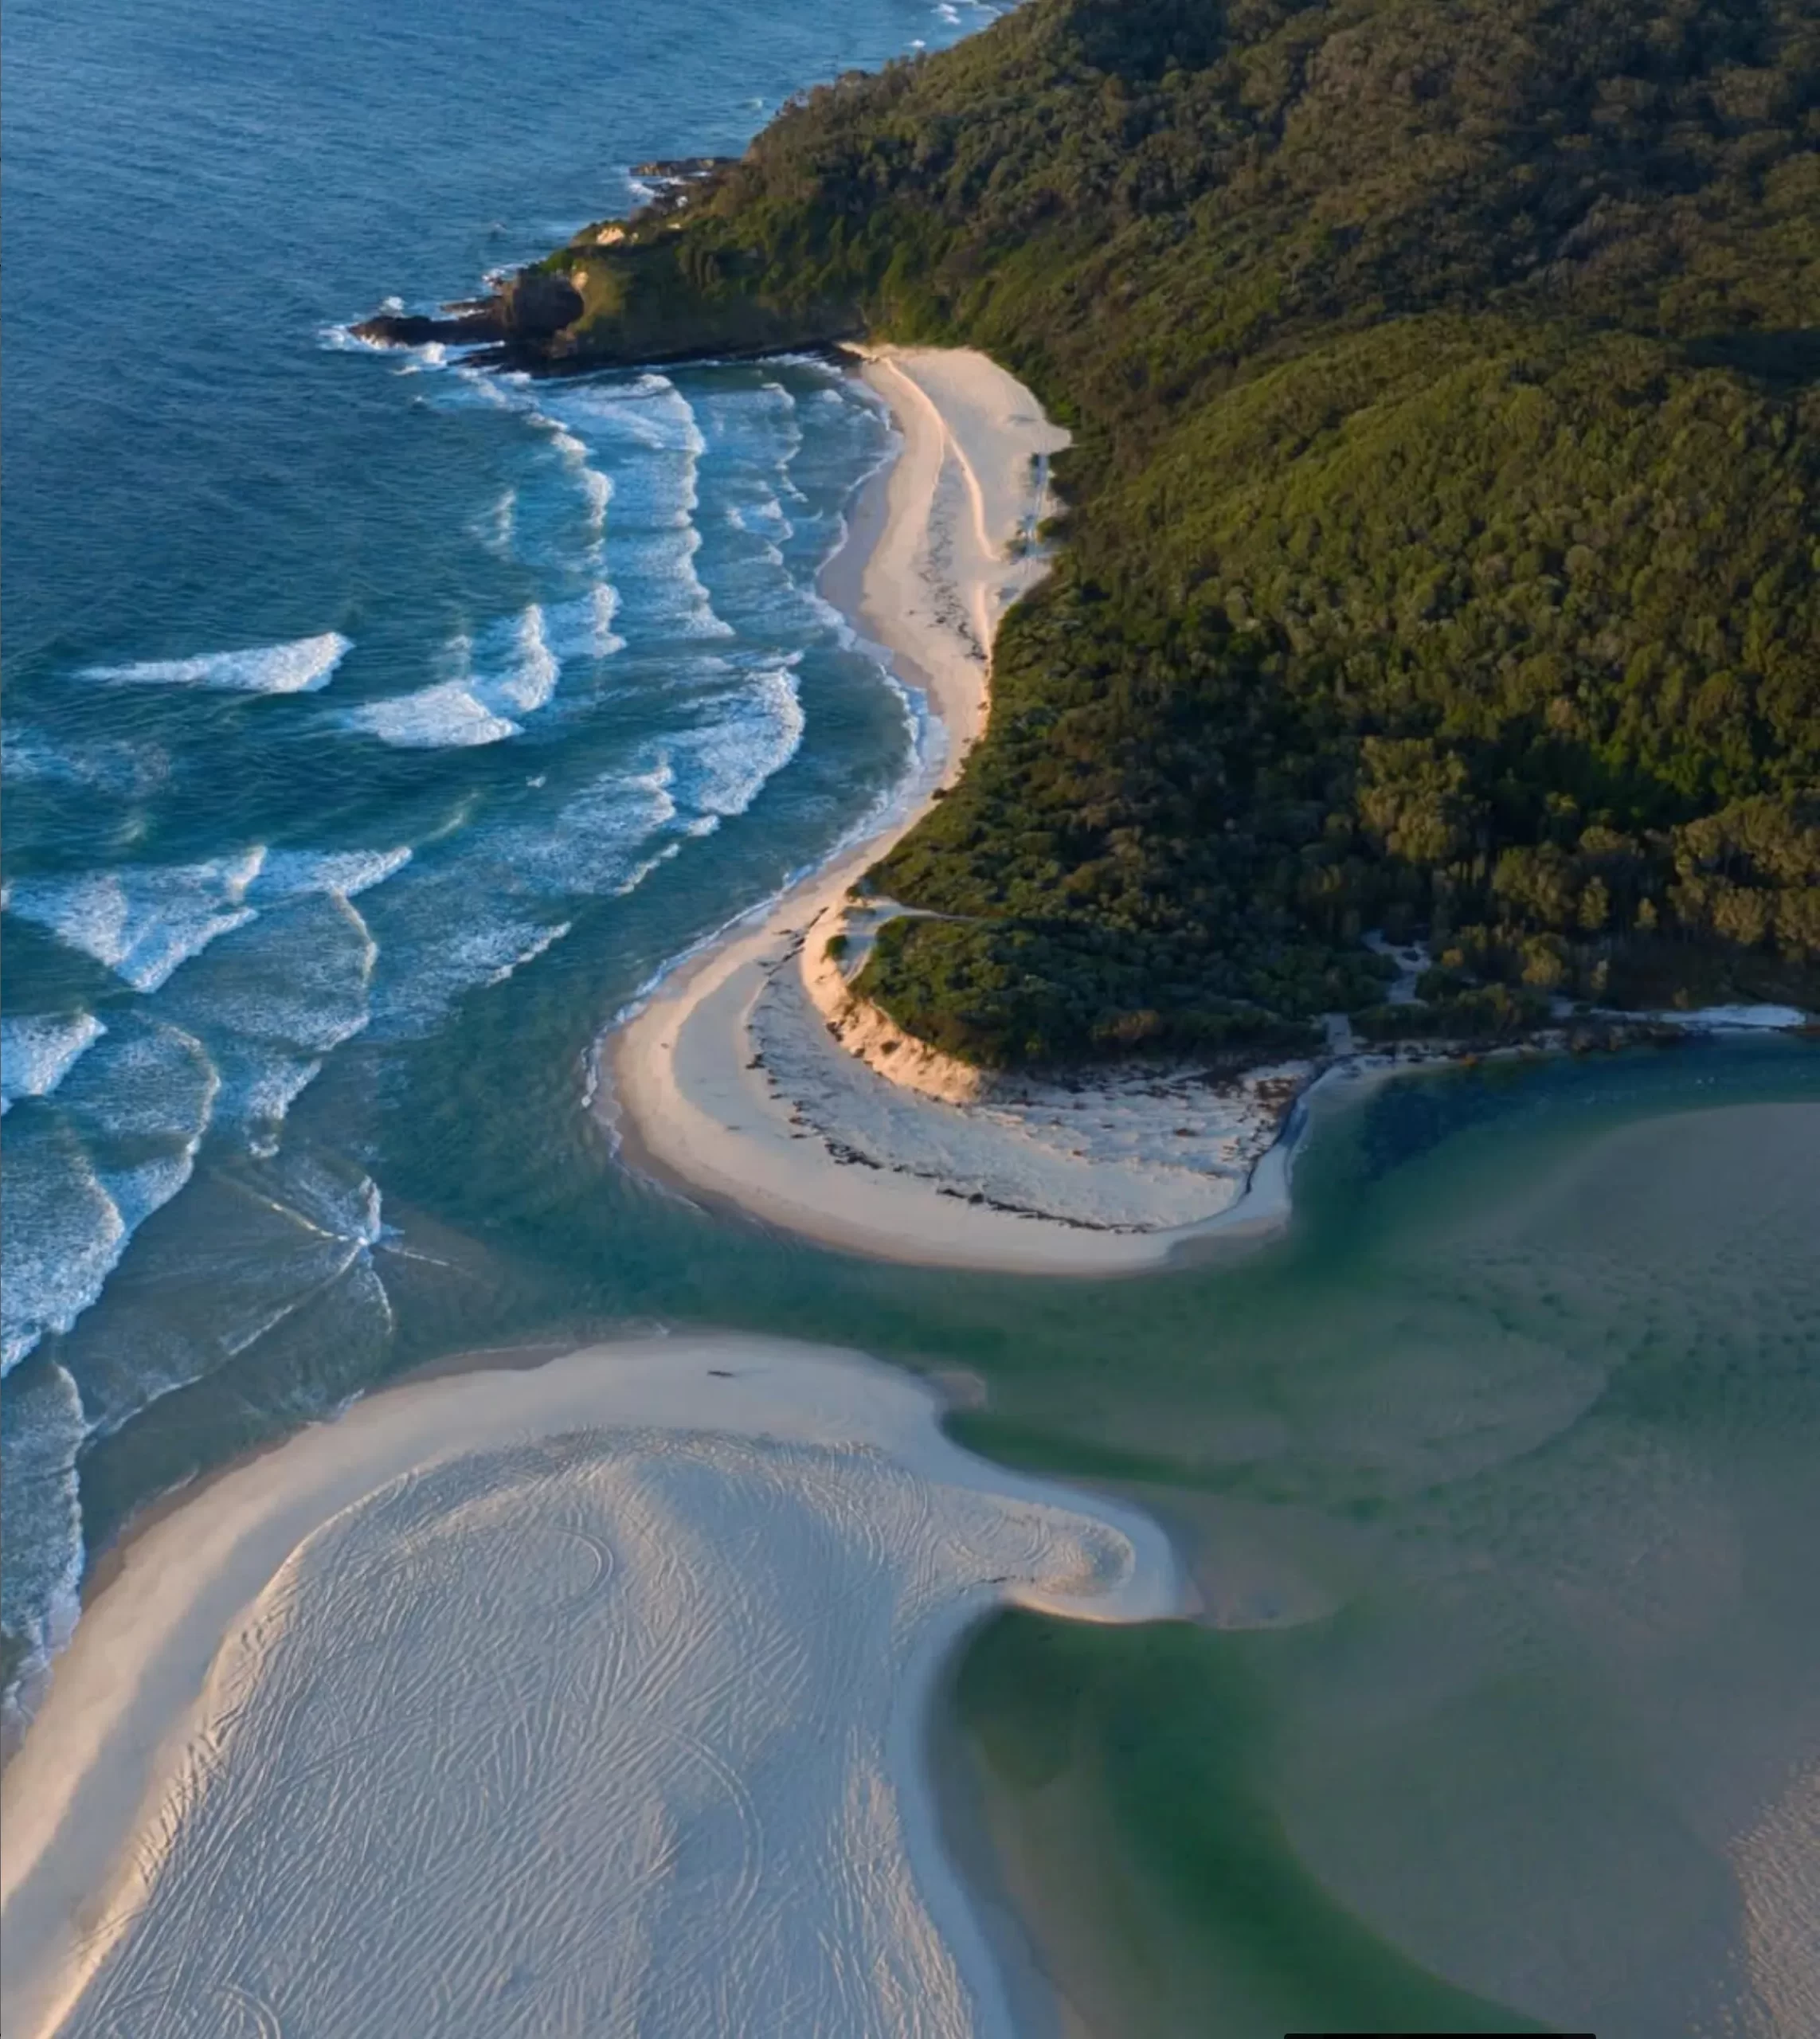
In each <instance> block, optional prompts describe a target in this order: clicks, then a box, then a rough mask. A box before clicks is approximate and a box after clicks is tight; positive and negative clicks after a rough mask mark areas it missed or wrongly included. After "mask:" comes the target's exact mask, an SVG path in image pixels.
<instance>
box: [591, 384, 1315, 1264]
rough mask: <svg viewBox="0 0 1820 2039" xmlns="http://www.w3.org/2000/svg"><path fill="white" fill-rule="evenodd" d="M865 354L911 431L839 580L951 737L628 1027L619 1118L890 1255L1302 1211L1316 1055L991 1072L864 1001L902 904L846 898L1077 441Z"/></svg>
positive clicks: (877, 489)
mask: <svg viewBox="0 0 1820 2039" xmlns="http://www.w3.org/2000/svg"><path fill="white" fill-rule="evenodd" d="M861 372H862V373H863V375H864V376H865V378H866V379H867V382H869V383H870V384H871V386H872V387H873V389H875V390H876V391H877V392H878V393H879V395H880V396H882V397H883V398H884V400H885V401H887V404H889V405H890V409H891V413H892V416H893V417H894V420H895V421H896V424H897V427H898V432H899V434H900V436H901V440H902V447H901V451H900V452H899V454H898V458H897V459H896V460H895V461H894V463H893V464H891V466H890V468H887V470H885V471H884V472H883V473H882V474H881V475H880V476H876V477H875V478H874V479H873V481H872V482H871V483H868V484H867V487H865V488H864V489H863V491H861V494H860V496H859V499H858V501H857V502H856V503H855V507H854V511H853V515H852V517H851V525H850V530H849V534H848V538H847V542H846V544H845V545H844V546H843V547H842V549H841V550H840V552H839V553H838V554H836V557H835V558H833V559H832V561H831V562H830V563H829V565H828V569H826V572H825V574H824V581H823V586H824V592H825V593H826V594H827V595H828V598H829V600H830V601H833V602H834V603H836V605H838V606H839V607H840V608H841V609H843V611H845V612H846V613H847V615H848V616H849V617H850V618H851V620H852V621H853V624H854V626H855V628H856V630H857V631H858V632H859V634H860V636H862V637H863V639H865V640H867V641H868V642H869V643H871V644H873V645H875V646H876V647H878V648H880V649H881V650H882V651H883V653H884V654H885V655H886V656H887V657H888V658H889V659H890V662H891V663H892V665H893V667H894V670H895V671H897V673H898V675H899V676H900V677H901V678H902V679H903V680H904V681H905V682H906V683H907V684H909V685H910V686H912V687H916V688H918V689H919V690H921V691H922V693H923V694H924V695H926V698H927V699H928V700H929V702H930V704H931V706H933V709H934V710H935V711H936V713H937V714H938V715H939V717H940V718H941V726H942V729H943V730H944V731H945V738H946V740H945V743H944V744H941V745H939V746H937V747H936V748H935V749H933V752H932V753H931V754H930V756H929V757H926V758H925V759H924V761H922V765H921V767H920V769H919V770H918V773H917V775H916V777H915V778H914V781H913V783H912V784H911V785H910V787H909V788H908V789H906V795H905V797H904V800H902V803H901V804H899V806H898V808H897V809H896V810H895V811H894V813H893V814H892V815H891V816H889V817H888V818H887V819H886V820H884V821H883V822H882V823H881V825H880V827H879V831H878V832H876V833H875V834H874V835H873V836H871V837H869V838H868V839H867V840H866V841H864V842H863V843H859V844H857V845H855V846H854V847H851V849H850V850H849V851H847V853H846V854H844V855H842V856H841V857H840V858H839V859H836V861H835V863H833V864H832V865H831V866H829V867H827V868H824V870H823V871H820V872H818V873H816V875H814V876H813V877H812V878H811V879H809V880H808V881H807V882H806V883H804V884H803V885H801V886H799V887H797V888H796V890H794V891H793V892H792V893H790V894H789V895H788V896H786V897H785V898H784V899H783V900H781V902H779V903H778V904H777V906H776V907H775V908H774V909H773V910H770V911H769V912H768V913H766V914H765V915H764V916H763V917H762V918H759V919H758V920H757V921H755V922H750V923H747V924H746V925H744V926H742V927H740V928H738V929H735V930H734V932H733V933H731V934H730V937H728V938H726V939H725V940H723V941H721V942H719V943H718V944H717V945H714V947H713V948H711V949H709V950H707V951H706V952H705V953H703V954H702V955H700V956H699V957H695V958H693V959H692V960H691V961H690V962H688V963H687V965H684V966H683V967H682V968H681V969H679V970H677V971H676V972H675V973H672V975H671V976H669V977H668V978H667V979H666V980H664V981H663V984H661V985H660V987H659V988H658V990H657V991H656V993H655V995H654V996H652V999H651V1000H650V1002H649V1003H648V1004H647V1005H646V1006H645V1007H644V1009H643V1010H642V1011H641V1012H639V1013H638V1014H637V1015H636V1016H634V1017H633V1018H632V1020H630V1021H629V1022H628V1023H627V1024H626V1025H625V1026H624V1027H622V1028H621V1029H620V1030H619V1031H618V1032H617V1033H616V1034H615V1035H613V1036H611V1037H610V1038H609V1041H608V1042H607V1043H606V1044H605V1054H604V1055H603V1063H604V1066H605V1075H606V1078H607V1080H606V1082H605V1083H604V1084H603V1086H601V1096H602V1100H603V1108H604V1109H605V1110H608V1111H609V1112H610V1113H612V1114H613V1116H614V1117H615V1119H616V1123H617V1125H618V1126H619V1128H620V1130H621V1132H622V1133H624V1137H625V1138H626V1141H627V1146H628V1156H629V1158H630V1159H631V1160H632V1162H633V1164H634V1165H636V1166H639V1167H642V1168H648V1169H649V1170H650V1171H651V1172H653V1173H656V1174H657V1175H659V1176H662V1177H664V1178H666V1179H667V1180H671V1181H673V1182H675V1183H679V1184H682V1185H683V1187H685V1188H688V1189H691V1190H693V1191H695V1192H701V1193H705V1194H706V1196H710V1198H714V1199H716V1200H723V1201H726V1202H727V1203H734V1204H737V1205H738V1206H740V1207H742V1208H744V1209H746V1210H747V1211H750V1212H753V1213H754V1214H755V1215H758V1216H760V1217H761V1218H763V1219H767V1220H768V1221H769V1222H771V1223H776V1224H778V1225H781V1226H785V1227H789V1228H790V1229H792V1230H794V1231H801V1232H804V1233H806V1234H808V1235H811V1236H812V1237H814V1238H816V1239H820V1240H822V1241H824V1242H825V1243H828V1244H831V1245H834V1246H841V1247H844V1248H847V1249H849V1250H855V1251H859V1252H863V1253H869V1254H875V1255H878V1256H881V1257H884V1258H891V1259H899V1260H910V1261H917V1262H930V1263H934V1264H937V1265H950V1266H972V1267H981V1268H995V1269H1004V1270H1012V1271H1024V1272H1029V1273H1039V1274H1117V1273H1121V1272H1129V1271H1136V1270H1141V1269H1144V1268H1149V1267H1154V1266H1158V1265H1160V1263H1161V1262H1164V1260H1166V1259H1167V1258H1168V1257H1169V1256H1170V1254H1172V1251H1173V1250H1175V1249H1176V1246H1179V1245H1180V1244H1181V1243H1183V1242H1184V1241H1186V1240H1189V1239H1195V1238H1196V1237H1198V1236H1200V1235H1204V1234H1206V1233H1207V1232H1208V1231H1215V1230H1221V1229H1227V1230H1239V1229H1270V1228H1272V1227H1274V1226H1276V1225H1278V1224H1280V1223H1281V1222H1282V1219H1283V1217H1284V1216H1285V1215H1286V1210H1287V1198H1286V1184H1287V1172H1286V1168H1285V1167H1284V1166H1283V1165H1282V1151H1281V1149H1279V1148H1278V1139H1279V1136H1280V1134H1281V1133H1282V1130H1283V1129H1284V1126H1285V1123H1286V1117H1287V1114H1288V1113H1289V1110H1290V1105H1291V1102H1292V1101H1293V1099H1294V1098H1295V1096H1296V1095H1297V1093H1298V1092H1299V1090H1301V1088H1302V1086H1304V1085H1305V1083H1306V1082H1307V1081H1308V1080H1309V1077H1310V1075H1311V1074H1312V1073H1313V1072H1312V1070H1311V1068H1310V1066H1309V1065H1308V1064H1306V1063H1290V1064H1285V1065H1283V1066H1279V1067H1271V1068H1265V1069H1259V1070H1253V1071H1251V1072H1249V1073H1248V1074H1247V1075H1246V1076H1245V1077H1243V1078H1241V1079H1239V1080H1237V1081H1235V1082H1212V1081H1210V1080H1208V1078H1207V1075H1206V1074H1205V1072H1204V1071H1202V1070H1198V1069H1195V1068H1192V1067H1191V1068H1180V1067H1175V1068H1168V1069H1146V1068H1125V1069H1122V1070H1119V1071H1117V1072H1116V1073H1114V1074H1109V1075H1106V1076H1105V1077H1103V1078H1102V1077H1096V1078H1094V1080H1093V1081H1092V1082H1082V1083H1078V1084H1071V1083H1043V1082H1024V1081H1012V1080H1007V1079H997V1080H994V1081H992V1082H982V1080H981V1079H980V1076H979V1074H978V1073H977V1072H976V1071H973V1070H969V1069H967V1068H965V1066H962V1065H960V1064H958V1063H953V1062H951V1061H948V1060H947V1059H945V1058H943V1057H941V1056H940V1055H933V1054H931V1053H930V1052H928V1051H925V1050H922V1049H920V1048H919V1047H918V1045H917V1044H916V1043H911V1042H908V1041H906V1040H904V1039H902V1038H901V1037H900V1036H899V1035H898V1030H897V1029H896V1028H895V1027H894V1026H893V1025H892V1023H890V1020H888V1019H887V1017H886V1016H884V1015H883V1014H881V1013H879V1012H876V1011H875V1010H874V1009H873V1008H868V1007H866V1006H864V1005H863V1004H859V1002H858V1001H855V1000H854V999H853V998H852V996H851V993H850V992H849V991H848V988H847V984H848V981H849V980H851V977H852V976H855V974H856V973H857V971H858V970H859V968H860V967H861V966H862V965H863V960H864V956H865V953H866V949H867V945H869V943H870V941H871V938H872V936H873V934H874V933H875V930H876V928H877V926H879V923H880V921H881V919H882V918H887V917H888V916H889V914H890V913H891V912H892V911H894V910H895V909H894V908H893V907H892V906H890V904H889V902H884V903H883V905H881V906H871V907H861V908H858V909H855V906H853V904H852V902H851V900H850V899H849V897H848V894H849V888H850V887H851V886H852V885H853V883H854V882H855V880H856V879H859V877H860V876H861V875H863V872H864V871H866V869H867V867H868V866H870V865H871V863H873V862H874V861H875V859H877V858H878V857H879V856H880V855H882V854H883V851H885V850H886V849H887V847H889V845H890V843H892V842H894V841H895V840H896V839H898V837H899V836H901V835H902V834H903V833H904V832H906V830H907V829H908V828H910V827H911V826H912V825H914V822H915V821H916V820H918V818H919V817H920V816H921V815H922V813H923V812H926V809H927V808H928V805H929V804H930V800H933V798H935V797H936V796H937V793H939V791H940V790H941V789H942V788H944V787H945V786H946V785H949V784H952V783H953V780H954V779H955V778H956V777H957V776H958V774H959V772H960V769H961V765H962V763H963V761H965V756H966V753H967V750H968V748H969V746H970V745H971V744H972V742H973V741H974V740H975V738H977V735H978V734H979V732H980V730H981V729H982V728H983V726H984V720H985V715H986V710H987V704H988V670H989V664H988V652H989V648H990V646H991V644H992V636H993V633H994V632H995V631H996V628H997V625H998V621H999V619H1000V616H1002V615H1003V614H1004V611H1005V609H1007V608H1008V606H1009V605H1010V604H1011V603H1012V601H1015V600H1016V597H1018V596H1019V595H1020V594H1021V593H1024V591H1025V590H1026V589H1028V588H1030V587H1031V586H1032V585H1034V584H1035V581H1037V580H1039V578H1040V577H1041V576H1042V574H1043V572H1044V571H1045V570H1046V567H1047V562H1046V561H1045V559H1044V557H1043V547H1042V545H1041V542H1040V541H1039V537H1038V526H1039V523H1040V521H1041V519H1042V516H1043V514H1044V511H1045V508H1046V506H1047V459H1048V456H1049V455H1050V454H1051V453H1052V452H1055V451H1056V450H1057V449H1058V448H1060V447H1061V446H1063V445H1064V444H1066V443H1067V434H1066V432H1063V431H1062V430H1060V429H1059V428H1058V427H1056V426H1055V425H1051V424H1049V423H1048V422H1047V421H1046V420H1045V419H1044V418H1043V413H1042V411H1041V409H1040V407H1039V405H1038V404H1037V402H1036V401H1035V398H1034V397H1032V396H1031V394H1030V393H1029V391H1028V390H1027V389H1024V387H1023V386H1022V385H1020V383H1018V382H1016V381H1015V380H1014V379H1013V378H1012V377H1011V376H1010V375H1008V374H1006V373H1005V371H1004V370H1003V369H1001V368H1000V367H998V366H996V363H994V362H992V361H991V360H990V359H988V358H987V357H986V356H985V355H984V354H977V353H974V352H971V351H968V350H945V349H944V350H932V349H926V348H908V349H884V350H879V352H877V353H875V354H872V355H871V356H870V357H869V358H867V360H866V361H865V362H864V364H863V368H862V370H861ZM836 934H840V935H841V936H843V937H845V943H844V949H845V953H843V954H841V955H840V956H839V957H836V956H835V955H833V954H831V953H830V951H829V949H828V943H829V941H830V939H831V937H833V936H835V935H836ZM1273 1150H1275V1159H1274V1160H1273V1163H1272V1164H1271V1166H1270V1167H1269V1168H1264V1169H1260V1168H1258V1163H1259V1161H1260V1160H1262V1158H1263V1157H1264V1156H1266V1155H1270V1154H1272V1153H1273Z"/></svg>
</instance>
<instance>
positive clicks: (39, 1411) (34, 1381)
mask: <svg viewBox="0 0 1820 2039" xmlns="http://www.w3.org/2000/svg"><path fill="white" fill-rule="evenodd" d="M86 1430H87V1425H86V1423H85V1421H84V1415H83V1408H82V1396H81V1395H80V1391H78V1389H77V1387H76V1382H75V1380H73V1378H72V1376H71V1375H70V1374H69V1372H68V1370H67V1369H66V1368H63V1367H61V1366H59V1365H57V1364H55V1363H53V1364H49V1365H48V1366H41V1367H33V1368H30V1369H29V1370H28V1371H27V1372H25V1373H22V1374H20V1375H18V1376H15V1377H14V1379H12V1380H9V1381H8V1382H7V1383H6V1422H5V1423H4V1424H3V1425H0V1493H7V1494H10V1495H11V1496H13V1497H14V1502H13V1505H10V1506H9V1508H8V1509H7V1512H6V1566H5V1567H4V1569H0V1624H3V1625H4V1626H5V1628H6V1633H7V1634H8V1635H9V1636H10V1637H11V1638H15V1639H16V1640H17V1641H18V1642H19V1643H20V1644H21V1645H22V1646H23V1647H24V1650H25V1661H24V1662H23V1664H22V1665H21V1666H20V1667H19V1668H20V1672H21V1673H22V1675H21V1677H20V1679H19V1686H20V1689H21V1692H22V1696H25V1697H29V1688H30V1687H31V1686H32V1685H33V1684H35V1683H36V1682H37V1678H36V1676H35V1674H36V1673H40V1672H41V1671H42V1669H43V1668H44V1666H45V1664H46V1663H47V1662H48V1661H49V1658H50V1657H51V1655H52V1654H53V1651H55V1650H59V1649H61V1647H62V1646H63V1645H64V1643H65V1642H67V1641H68V1638H69V1636H70V1634H71V1633H72V1630H74V1628H75V1626H76V1615H77V1614H78V1612H79V1611H80V1599H79V1596H78V1588H79V1587H80V1583H81V1579H82V1566H83V1556H84V1552H83V1541H82V1508H81V1502H80V1495H79V1493H78V1490H77V1485H76V1453H77V1452H78V1451H79V1450H80V1449H81V1446H82V1442H83V1439H84V1435H85V1434H86ZM26 1496H29V1497H30V1504H29V1505H28V1506H21V1505H18V1504H19V1502H20V1501H21V1500H22V1499H23V1497H26ZM23 1725H24V1720H23V1719H22V1718H21V1717H18V1716H14V1714H13V1713H12V1712H10V1711H9V1712H8V1713H7V1715H6V1719H5V1728H6V1738H7V1740H9V1741H10V1740H13V1738H14V1736H15V1735H16V1734H17V1732H18V1730H19V1729H20V1728H22V1726H23Z"/></svg>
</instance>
